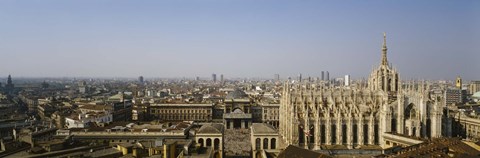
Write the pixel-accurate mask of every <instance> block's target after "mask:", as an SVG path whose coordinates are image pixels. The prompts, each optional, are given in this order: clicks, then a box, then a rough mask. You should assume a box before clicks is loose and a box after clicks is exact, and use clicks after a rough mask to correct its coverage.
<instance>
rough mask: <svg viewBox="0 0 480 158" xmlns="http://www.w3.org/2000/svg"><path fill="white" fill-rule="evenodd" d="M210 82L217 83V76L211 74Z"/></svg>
mask: <svg viewBox="0 0 480 158" xmlns="http://www.w3.org/2000/svg"><path fill="white" fill-rule="evenodd" d="M212 81H213V82H217V74H212Z"/></svg>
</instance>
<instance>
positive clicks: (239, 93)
mask: <svg viewBox="0 0 480 158" xmlns="http://www.w3.org/2000/svg"><path fill="white" fill-rule="evenodd" d="M242 98H248V95H247V94H246V93H245V92H243V91H242V90H240V89H236V90H235V91H233V92H230V93H228V95H227V96H226V97H225V99H242Z"/></svg>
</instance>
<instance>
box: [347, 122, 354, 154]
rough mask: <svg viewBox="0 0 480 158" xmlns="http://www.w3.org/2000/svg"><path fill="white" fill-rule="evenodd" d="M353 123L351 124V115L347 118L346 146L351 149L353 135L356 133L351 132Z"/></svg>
mask: <svg viewBox="0 0 480 158" xmlns="http://www.w3.org/2000/svg"><path fill="white" fill-rule="evenodd" d="M352 128H353V125H352V117H349V118H348V122H347V147H348V149H352V148H353V139H352V138H353V135H354V134H356V133H353V130H352Z"/></svg>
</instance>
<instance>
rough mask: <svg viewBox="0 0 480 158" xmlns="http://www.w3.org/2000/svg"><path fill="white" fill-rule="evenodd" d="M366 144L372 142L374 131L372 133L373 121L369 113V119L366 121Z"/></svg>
mask: <svg viewBox="0 0 480 158" xmlns="http://www.w3.org/2000/svg"><path fill="white" fill-rule="evenodd" d="M368 124H369V125H368V144H374V139H375V133H374V130H373V129H374V125H375V124H374V122H373V116H371V115H370V120H369V122H368Z"/></svg>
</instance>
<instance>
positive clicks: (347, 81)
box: [344, 75, 350, 86]
mask: <svg viewBox="0 0 480 158" xmlns="http://www.w3.org/2000/svg"><path fill="white" fill-rule="evenodd" d="M344 82H345V86H350V75H345V81H344Z"/></svg>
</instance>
